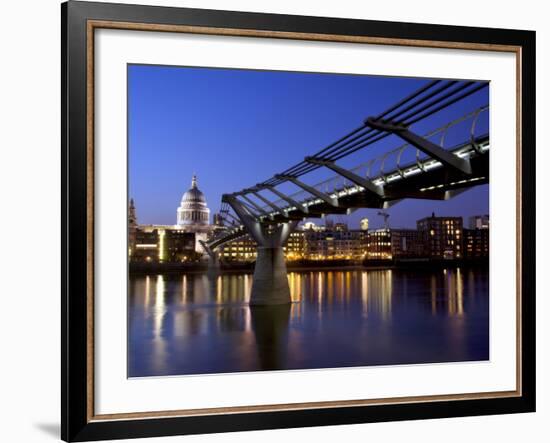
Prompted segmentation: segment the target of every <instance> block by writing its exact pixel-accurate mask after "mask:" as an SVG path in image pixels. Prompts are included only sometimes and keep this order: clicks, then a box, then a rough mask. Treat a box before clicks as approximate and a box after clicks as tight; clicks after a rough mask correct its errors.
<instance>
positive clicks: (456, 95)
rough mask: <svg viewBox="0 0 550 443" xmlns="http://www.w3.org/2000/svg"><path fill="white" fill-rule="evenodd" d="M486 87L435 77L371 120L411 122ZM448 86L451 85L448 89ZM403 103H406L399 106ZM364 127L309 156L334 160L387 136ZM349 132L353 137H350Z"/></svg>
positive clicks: (296, 169) (299, 167) (307, 167)
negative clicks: (389, 117)
mask: <svg viewBox="0 0 550 443" xmlns="http://www.w3.org/2000/svg"><path fill="white" fill-rule="evenodd" d="M453 86H454V87H453ZM487 86H488V83H487V82H482V83H476V82H471V81H468V82H460V81H447V82H443V81H439V80H437V81H435V82H431V83H429V84H427V85H425V86H424V87H422V88H421V90H418V91H416V92H415V93H413V94H412V95H411V96H409V97H407V98H405V99H403V100H401V101H400V102H398V103H397V104H396V105H393V106H392V107H391V108H389V109H388V110H387V111H385V112H383V113H382V114H379V116H377V117H376V118H375V119H376V120H379V119H380V116H384V117H386V120H388V118H387V117H388V116H389V114H392V115H391V120H392V121H399V122H401V123H405V124H406V125H408V126H410V125H412V124H413V123H416V122H418V121H420V120H422V119H425V118H427V117H429V116H431V115H433V114H435V113H436V112H439V111H440V110H442V109H444V108H447V107H449V106H451V105H452V104H454V103H456V102H458V101H460V100H462V99H464V98H466V97H467V96H469V95H471V94H473V93H475V92H477V91H479V90H481V89H483V88H485V87H487ZM451 87H453V88H452V89H450V90H448V89H449V88H451ZM405 104H406V105H407V106H405V107H403V105H405ZM409 111H410V112H409ZM404 114H406V115H404ZM365 128H367V129H366V131H361V128H357V129H355V130H354V131H352V132H351V133H349V134H347V135H346V136H344V137H342V138H340V139H339V140H337V141H336V142H334V143H332V144H331V145H329V146H327V147H326V148H324V149H322V150H321V151H319V152H317V153H316V154H315V155H314V156H313V157H314V158H317V159H323V160H331V161H336V160H339V159H341V158H343V157H345V156H347V155H350V154H351V153H353V152H356V151H358V150H359V149H363V148H365V147H366V146H368V145H371V144H373V143H376V142H378V141H379V140H382V139H383V138H385V137H387V136H388V135H389V134H388V133H380V132H379V131H377V130H374V129H373V128H368V126H365ZM352 135H353V136H354V137H352V138H350V137H351V136H352ZM319 167H320V166H319V165H314V164H311V163H307V162H304V161H302V162H300V163H298V164H296V165H294V166H293V167H291V168H288V169H287V170H285V171H284V172H283V173H281V174H280V175H290V176H294V177H299V176H301V175H304V174H307V173H308V172H311V171H313V170H315V169H317V168H319ZM283 181H284V180H283ZM283 181H282V180H281V179H277V178H276V177H272V178H270V179H268V180H266V181H265V182H263V184H269V185H272V186H276V185H278V184H281V183H282V182H283Z"/></svg>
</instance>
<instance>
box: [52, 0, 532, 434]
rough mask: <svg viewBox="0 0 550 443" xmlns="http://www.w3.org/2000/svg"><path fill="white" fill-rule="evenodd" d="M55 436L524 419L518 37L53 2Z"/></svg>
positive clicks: (526, 111) (526, 49)
mask: <svg viewBox="0 0 550 443" xmlns="http://www.w3.org/2000/svg"><path fill="white" fill-rule="evenodd" d="M61 13H62V85H63V87H62V112H63V119H62V153H63V154H62V201H63V209H62V210H63V212H62V219H63V227H62V233H63V235H62V253H63V263H62V269H63V271H62V350H63V352H62V359H63V364H62V368H63V370H62V400H63V401H62V438H63V439H64V440H65V441H87V440H100V439H116V438H132V437H136V438H137V437H148V436H165V435H177V434H194V433H211V432H228V431H242V430H257V429H273V428H288V427H304V426H322V425H335V424H350V423H367V422H375V421H389V420H412V419H423V418H437V417H459V416H467V415H483V414H504V413H517V412H532V411H534V410H535V119H534V114H535V33H534V32H530V31H517V30H504V29H486V28H467V27H459V26H441V25H425V24H410V23H393V22H377V21H364V20H353V19H334V18H320V17H303V16H285V15H274V14H257V13H242V12H228V11H211V10H199V9H183V8H169V7H152V6H135V5H121V4H108V3H88V2H77V1H69V2H68V3H64V4H63V5H62V9H61Z"/></svg>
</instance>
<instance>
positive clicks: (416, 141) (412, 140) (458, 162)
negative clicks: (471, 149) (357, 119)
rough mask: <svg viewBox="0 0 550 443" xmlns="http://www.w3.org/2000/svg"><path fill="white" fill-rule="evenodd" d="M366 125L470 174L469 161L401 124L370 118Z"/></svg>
mask: <svg viewBox="0 0 550 443" xmlns="http://www.w3.org/2000/svg"><path fill="white" fill-rule="evenodd" d="M366 124H367V125H369V126H370V127H371V128H375V129H379V130H381V131H385V132H388V133H390V134H395V135H397V136H398V137H400V138H402V139H403V140H405V141H406V142H407V143H409V144H410V145H412V146H414V147H415V148H417V149H420V150H421V151H422V152H424V153H425V154H427V155H429V156H430V157H432V158H434V159H436V160H439V161H440V162H441V163H443V164H444V165H446V166H448V167H451V168H454V169H457V170H459V171H460V172H463V173H464V174H468V175H469V174H471V173H472V166H471V165H470V160H468V159H465V158H460V157H458V156H457V155H455V154H453V153H452V152H449V151H446V150H445V149H443V148H442V147H440V146H438V145H436V144H435V143H433V142H431V141H430V140H428V139H425V138H423V137H421V136H419V135H417V134H415V133H414V132H411V131H410V130H409V129H408V127H407V126H405V125H403V124H400V123H393V122H390V123H388V122H382V121H377V120H374V119H373V118H372V117H369V118H368V119H367V121H366Z"/></svg>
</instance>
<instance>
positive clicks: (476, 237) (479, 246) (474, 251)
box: [464, 229, 489, 258]
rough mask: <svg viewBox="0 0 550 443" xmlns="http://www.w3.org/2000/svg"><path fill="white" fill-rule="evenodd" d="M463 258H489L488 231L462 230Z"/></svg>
mask: <svg viewBox="0 0 550 443" xmlns="http://www.w3.org/2000/svg"><path fill="white" fill-rule="evenodd" d="M464 257H465V258H486V257H489V229H464Z"/></svg>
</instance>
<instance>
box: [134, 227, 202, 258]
mask: <svg viewBox="0 0 550 443" xmlns="http://www.w3.org/2000/svg"><path fill="white" fill-rule="evenodd" d="M200 257H201V254H200V253H197V252H196V251H195V234H193V233H192V232H185V231H183V230H181V229H180V230H178V229H173V227H172V226H168V227H162V226H158V225H150V226H140V227H139V228H138V229H137V230H136V233H135V243H134V246H133V248H130V260H131V261H133V262H155V263H176V262H187V261H195V260H198V259H200Z"/></svg>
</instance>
